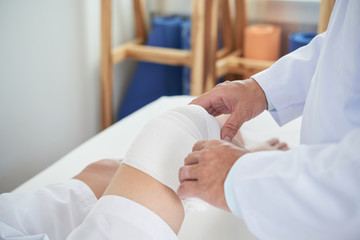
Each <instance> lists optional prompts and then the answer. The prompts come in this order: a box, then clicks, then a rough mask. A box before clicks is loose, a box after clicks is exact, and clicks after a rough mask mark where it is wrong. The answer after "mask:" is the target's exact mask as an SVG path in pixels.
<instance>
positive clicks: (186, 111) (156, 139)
mask: <svg viewBox="0 0 360 240" xmlns="http://www.w3.org/2000/svg"><path fill="white" fill-rule="evenodd" d="M219 138H220V125H219V123H218V121H217V120H216V119H215V118H214V117H213V116H211V115H209V114H208V113H207V112H206V110H205V109H204V108H202V107H200V106H197V105H186V106H182V107H177V108H175V109H173V110H170V111H168V112H166V113H165V114H163V115H161V116H159V117H157V118H155V119H153V120H151V121H150V122H149V123H148V124H147V125H146V126H145V127H144V128H143V129H142V131H141V132H140V134H139V135H138V136H137V138H136V140H135V141H134V143H133V144H132V146H131V147H130V149H129V151H128V152H127V154H126V156H125V157H124V160H123V163H125V164H127V165H129V166H132V167H134V168H137V169H139V170H141V171H143V172H145V173H147V174H149V175H150V176H152V177H153V178H155V179H156V180H158V181H159V182H161V183H163V184H164V185H166V186H168V187H169V188H171V189H172V190H174V191H175V192H176V191H177V188H178V187H179V186H180V182H179V179H178V173H179V169H180V168H181V167H182V166H183V165H184V159H185V158H186V156H187V155H188V154H189V153H191V151H192V147H193V146H194V144H195V143H196V142H197V141H199V140H203V139H219Z"/></svg>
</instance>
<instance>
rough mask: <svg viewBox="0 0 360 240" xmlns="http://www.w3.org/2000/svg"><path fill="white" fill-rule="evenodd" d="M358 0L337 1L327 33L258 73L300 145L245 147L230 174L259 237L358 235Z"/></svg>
mask: <svg viewBox="0 0 360 240" xmlns="http://www.w3.org/2000/svg"><path fill="white" fill-rule="evenodd" d="M359 30H360V1H358V0H338V1H336V4H335V6H334V11H333V14H332V16H331V19H330V23H329V27H328V30H327V32H326V33H323V34H321V35H319V36H317V37H316V38H315V39H313V41H312V42H311V43H310V44H309V45H308V46H306V47H303V48H301V49H298V50H297V51H295V52H293V53H291V54H288V55H287V56H285V57H283V58H281V59H280V60H279V61H277V63H275V64H274V65H273V66H272V67H271V68H270V69H268V70H265V71H263V72H261V73H259V74H256V75H254V76H253V78H254V79H255V80H256V81H257V82H258V83H259V84H260V86H261V87H262V88H263V90H264V91H265V94H266V96H267V98H268V100H269V101H270V102H271V103H272V105H273V106H274V108H275V111H271V114H272V115H273V117H274V119H275V120H276V121H277V122H278V123H279V124H280V125H283V124H286V123H287V122H289V121H291V120H292V119H294V118H296V117H298V116H300V115H303V122H302V129H301V145H300V147H297V148H294V149H292V150H290V151H287V152H280V151H275V152H259V153H251V154H246V155H244V156H243V157H241V158H240V159H238V161H237V162H236V163H235V164H234V165H233V167H232V169H231V170H230V172H229V174H228V176H227V179H226V181H225V185H224V187H225V196H226V200H227V203H228V205H229V207H230V209H231V211H232V212H233V213H234V214H236V215H238V216H239V217H243V218H244V220H245V221H246V223H247V224H248V227H249V228H250V230H251V231H252V232H253V233H254V234H255V235H257V236H258V237H259V238H261V239H276V240H282V239H286V240H289V239H291V240H296V239H299V240H304V239H306V240H311V239H316V240H321V239H324V240H331V239H342V240H345V239H360V32H359Z"/></svg>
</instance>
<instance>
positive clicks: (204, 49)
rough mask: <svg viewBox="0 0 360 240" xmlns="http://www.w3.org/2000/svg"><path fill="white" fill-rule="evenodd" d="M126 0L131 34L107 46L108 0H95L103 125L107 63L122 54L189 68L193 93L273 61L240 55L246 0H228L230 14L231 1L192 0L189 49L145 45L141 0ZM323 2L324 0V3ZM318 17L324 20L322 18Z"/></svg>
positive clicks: (108, 113) (108, 107) (107, 113)
mask: <svg viewBox="0 0 360 240" xmlns="http://www.w3.org/2000/svg"><path fill="white" fill-rule="evenodd" d="M132 1H133V7H134V16H135V33H136V34H135V35H136V36H135V39H134V40H132V41H130V42H128V43H125V44H123V45H121V46H117V47H115V48H112V44H111V0H101V109H102V119H101V120H102V128H103V129H105V128H107V127H109V126H110V125H111V124H112V123H113V113H112V93H113V90H112V72H113V71H112V70H113V65H114V64H116V63H118V62H121V61H123V60H124V59H127V58H131V59H135V60H139V61H148V62H154V63H162V64H168V65H177V66H188V67H190V68H191V76H190V81H191V82H190V94H191V95H194V96H197V95H200V94H202V93H203V92H204V91H208V90H210V89H211V88H213V87H214V86H215V84H216V79H217V78H219V77H222V76H224V75H227V74H245V75H251V74H254V73H257V72H259V71H262V70H264V69H266V68H268V67H270V66H271V65H272V64H273V63H274V62H273V61H262V60H254V59H247V58H243V57H242V53H243V36H244V29H245V27H246V25H247V18H246V6H245V1H246V0H233V1H235V2H234V6H235V16H234V17H232V16H231V14H230V13H231V11H230V3H231V1H232V0H193V1H192V15H191V21H192V28H191V49H190V50H179V49H169V48H162V47H151V46H145V45H144V43H145V41H146V39H147V29H146V26H147V24H146V14H145V4H144V0H132ZM325 1H326V2H328V1H332V2H333V1H334V0H323V2H325ZM330 5H331V4H330ZM322 6H323V5H322ZM328 6H329V4H327V5H326V7H328ZM330 12H331V9H330ZM322 16H323V19H326V18H327V17H328V16H330V14H329V8H328V9H327V10H326V11H324V14H323V15H322ZM219 19H220V23H221V25H222V33H223V36H222V38H223V48H222V49H220V50H218V49H217V39H218V24H219ZM232 19H234V21H233V20H232ZM322 22H323V23H322V24H324V23H325V25H327V21H326V20H324V21H322ZM319 29H320V27H319ZM325 29H326V27H325Z"/></svg>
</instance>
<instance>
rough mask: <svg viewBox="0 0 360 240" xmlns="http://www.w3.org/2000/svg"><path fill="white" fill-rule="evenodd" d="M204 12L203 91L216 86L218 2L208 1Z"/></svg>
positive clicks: (216, 0) (214, 0)
mask: <svg viewBox="0 0 360 240" xmlns="http://www.w3.org/2000/svg"><path fill="white" fill-rule="evenodd" d="M206 7H207V11H206V28H205V29H206V33H205V34H206V39H207V41H206V43H205V49H206V55H205V66H206V68H205V91H209V90H211V89H212V88H213V87H214V86H215V84H216V60H217V57H216V52H217V49H218V47H217V46H218V20H219V18H218V13H219V11H218V9H219V1H218V0H208V1H207V6H206Z"/></svg>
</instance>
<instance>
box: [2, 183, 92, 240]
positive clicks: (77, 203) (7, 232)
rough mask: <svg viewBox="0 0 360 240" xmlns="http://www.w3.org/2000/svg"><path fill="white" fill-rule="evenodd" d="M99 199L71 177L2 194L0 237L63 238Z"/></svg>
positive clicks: (58, 239) (33, 239)
mask: <svg viewBox="0 0 360 240" xmlns="http://www.w3.org/2000/svg"><path fill="white" fill-rule="evenodd" d="M96 202H97V199H96V197H95V195H94V193H93V192H92V191H91V189H90V188H89V187H88V186H87V185H86V184H85V183H83V182H82V181H80V180H77V179H71V180H68V181H65V182H62V183H56V184H52V185H49V186H46V187H43V188H41V189H39V190H38V191H36V192H22V193H3V194H1V195H0V239H1V240H3V239H4V240H8V239H17V240H20V239H23V240H25V239H26V240H30V239H31V240H40V239H41V240H45V239H51V240H63V239H66V237H67V235H68V234H69V233H70V232H72V231H73V230H74V228H76V227H77V226H79V225H80V224H81V223H82V221H83V220H84V218H85V217H86V215H87V214H88V213H89V212H90V210H91V209H92V208H93V206H94V205H95V203H96Z"/></svg>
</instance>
